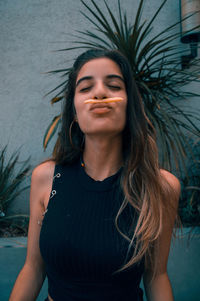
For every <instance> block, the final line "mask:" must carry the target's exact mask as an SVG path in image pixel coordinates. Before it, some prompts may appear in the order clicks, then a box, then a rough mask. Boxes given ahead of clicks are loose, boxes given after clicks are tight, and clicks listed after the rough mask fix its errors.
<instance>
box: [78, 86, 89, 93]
mask: <svg viewBox="0 0 200 301" xmlns="http://www.w3.org/2000/svg"><path fill="white" fill-rule="evenodd" d="M90 89H91V87H85V88H82V89H80V92H87V91H89V90H90Z"/></svg>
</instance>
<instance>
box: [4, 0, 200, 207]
mask: <svg viewBox="0 0 200 301" xmlns="http://www.w3.org/2000/svg"><path fill="white" fill-rule="evenodd" d="M97 2H98V5H100V7H102V8H103V7H105V5H104V3H103V1H97ZM107 2H108V4H109V6H110V8H111V10H112V12H114V13H117V0H108V1H107ZM86 3H87V4H89V5H91V4H90V0H86ZM121 3H122V8H123V9H124V10H125V11H126V12H127V15H128V18H129V20H130V22H131V21H132V20H133V19H134V16H135V13H136V9H137V7H138V4H139V0H123V1H121ZM161 3H162V0H156V1H155V0H148V1H145V7H144V10H143V19H146V20H147V21H148V20H149V19H150V18H151V17H152V15H153V14H154V12H155V10H156V9H157V8H158V7H159V5H160V4H161ZM81 12H86V9H85V8H84V6H83V5H82V4H81V1H79V0H59V1H57V0H34V1H32V0H26V1H24V0H17V1H13V0H1V1H0V14H1V18H0V28H1V34H0V58H1V67H0V75H1V80H0V97H1V98H0V99H1V110H0V125H1V126H0V146H1V147H3V146H4V145H6V144H7V143H8V155H9V154H11V153H12V152H13V151H14V150H16V149H19V148H20V159H21V160H24V159H27V158H28V157H29V156H31V164H32V166H33V167H34V166H35V165H37V164H38V163H39V162H41V161H42V160H43V159H45V158H47V157H49V156H50V154H51V152H52V149H53V145H54V143H55V139H56V137H55V138H54V139H53V141H52V142H51V143H50V145H49V146H48V148H47V150H46V152H44V151H43V147H42V141H43V136H44V133H45V130H46V128H47V126H48V124H49V123H50V121H51V120H52V118H53V117H54V116H55V115H56V114H58V113H59V111H60V104H56V105H54V106H53V107H52V106H51V105H50V103H49V101H50V99H51V96H48V97H44V96H45V94H46V93H47V92H49V91H50V90H51V89H52V88H54V87H56V85H57V84H59V83H60V79H59V78H58V77H56V76H49V75H46V74H44V73H45V72H47V71H49V70H54V69H59V68H64V67H69V66H71V64H72V62H73V59H74V58H75V56H76V54H78V53H80V52H82V50H80V51H72V52H67V53H66V52H65V53H64V52H60V53H56V52H54V50H56V49H61V48H64V47H70V46H71V42H70V41H71V40H73V39H74V38H73V37H72V33H73V34H75V33H76V31H77V30H86V29H88V27H89V28H91V24H90V23H89V21H87V20H86V18H84V17H83V15H81ZM177 20H179V1H174V0H168V1H167V3H166V5H165V6H164V8H163V10H162V11H161V13H160V14H159V16H158V18H157V19H156V21H155V23H154V28H153V35H154V34H156V33H158V32H160V31H161V30H162V29H164V28H165V27H167V26H168V25H169V24H172V23H174V22H176V21H177ZM191 89H192V90H195V89H196V90H198V87H197V84H196V85H195V84H192V86H191ZM193 105H194V107H195V108H197V107H198V108H199V103H198V102H197V100H195V101H193ZM27 182H28V183H30V177H29V178H28V180H27ZM28 199H29V191H28V190H27V191H26V192H24V194H22V195H20V196H19V198H18V199H17V200H16V201H15V202H14V205H13V208H14V209H15V210H17V211H21V212H27V211H28V210H29V209H28V208H29V201H28Z"/></svg>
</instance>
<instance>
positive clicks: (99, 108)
mask: <svg viewBox="0 0 200 301" xmlns="http://www.w3.org/2000/svg"><path fill="white" fill-rule="evenodd" d="M111 109H112V107H111V106H110V105H108V104H106V103H95V104H93V105H92V106H91V107H90V111H92V112H93V113H98V114H103V113H107V112H109V111H110V110H111Z"/></svg>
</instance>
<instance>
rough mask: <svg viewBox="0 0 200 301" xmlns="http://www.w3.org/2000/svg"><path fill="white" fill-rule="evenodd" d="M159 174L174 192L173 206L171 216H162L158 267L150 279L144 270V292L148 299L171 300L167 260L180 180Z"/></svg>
mask: <svg viewBox="0 0 200 301" xmlns="http://www.w3.org/2000/svg"><path fill="white" fill-rule="evenodd" d="M161 174H162V175H163V176H164V177H165V178H166V180H167V181H168V183H169V184H170V186H171V187H172V189H173V190H174V192H175V195H176V197H175V199H174V202H175V204H173V208H172V210H171V218H170V219H168V218H165V217H166V216H167V215H166V216H164V218H163V229H162V233H161V235H160V238H159V251H158V252H159V254H158V258H157V260H158V269H157V271H156V275H155V278H153V280H152V281H151V276H152V271H151V270H148V269H147V270H146V271H145V274H144V277H143V281H144V287H145V293H146V297H147V300H148V301H173V300H174V298H173V293H172V288H171V284H170V280H169V278H168V275H167V261H168V255H169V251H170V244H171V236H172V231H173V226H174V221H175V217H176V212H177V208H178V201H179V196H180V182H179V180H178V179H177V178H176V177H175V176H173V175H172V174H171V173H169V172H167V171H165V170H161Z"/></svg>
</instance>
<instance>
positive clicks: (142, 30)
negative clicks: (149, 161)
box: [43, 0, 200, 169]
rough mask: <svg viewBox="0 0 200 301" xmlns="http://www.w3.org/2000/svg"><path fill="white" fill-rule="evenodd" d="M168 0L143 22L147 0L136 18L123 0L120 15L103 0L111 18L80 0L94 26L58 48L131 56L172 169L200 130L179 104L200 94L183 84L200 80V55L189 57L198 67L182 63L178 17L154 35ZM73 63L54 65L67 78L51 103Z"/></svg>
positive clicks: (55, 124)
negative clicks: (185, 66) (183, 66)
mask: <svg viewBox="0 0 200 301" xmlns="http://www.w3.org/2000/svg"><path fill="white" fill-rule="evenodd" d="M166 1H167V0H164V1H163V3H162V4H161V6H160V7H159V8H158V10H157V11H156V13H155V14H154V16H153V17H152V19H151V20H150V21H149V22H147V21H144V22H142V23H141V15H142V8H143V5H144V0H140V2H139V6H138V10H137V13H136V17H135V20H134V22H133V24H129V22H128V20H127V15H126V13H122V9H121V4H120V0H118V16H115V15H114V14H113V13H112V11H111V10H110V8H109V6H108V3H107V2H106V1H105V0H104V4H105V10H106V12H107V14H108V18H106V17H105V14H104V11H102V10H101V9H100V8H99V6H98V5H97V2H96V1H94V0H90V2H91V5H90V6H89V5H87V4H86V3H85V2H84V1H83V0H81V2H82V4H83V5H84V7H85V8H86V10H87V14H85V13H82V15H83V16H84V17H85V18H86V19H87V20H88V21H89V22H90V23H91V25H92V28H94V30H85V31H78V34H77V35H75V38H76V40H75V41H71V42H70V43H73V44H72V45H73V47H70V48H65V49H61V50H58V51H73V50H74V49H81V51H82V50H83V49H91V48H101V49H117V50H119V51H120V52H121V53H123V54H124V55H125V56H126V57H127V58H128V60H129V62H130V65H131V67H132V70H133V75H134V78H135V80H136V82H137V85H138V87H139V90H140V93H141V95H142V98H143V101H144V105H145V110H146V113H147V115H148V117H149V119H150V120H151V121H152V123H153V125H154V126H155V128H156V131H157V137H158V143H159V149H161V154H160V155H161V156H160V163H161V165H162V166H163V167H164V168H167V169H171V167H172V165H174V164H175V166H176V167H177V168H179V167H180V165H181V164H182V166H183V167H184V166H185V157H186V151H185V146H186V145H187V149H188V150H189V151H192V150H191V148H190V144H189V143H188V135H195V136H200V131H199V128H198V127H197V125H196V124H195V119H196V120H198V121H199V120H200V119H199V116H198V115H197V114H195V113H194V112H191V111H189V110H188V111H186V110H184V109H181V103H180V100H184V99H188V98H191V97H195V96H200V95H199V94H195V93H193V92H191V91H187V92H186V91H185V90H183V89H182V87H185V86H186V85H187V84H189V83H191V82H195V81H196V82H199V81H200V79H199V78H200V68H199V65H200V64H199V63H200V60H199V59H198V58H197V59H195V60H193V61H192V62H191V63H190V67H194V66H195V67H196V68H195V69H194V68H192V71H191V69H190V70H189V69H188V70H182V69H181V64H180V61H181V55H183V53H184V51H185V50H184V51H183V50H180V49H179V48H180V46H179V43H178V39H179V38H180V33H179V32H175V33H174V30H175V29H176V27H177V25H178V24H179V23H180V22H176V23H175V24H173V25H171V26H169V27H167V28H166V29H165V30H163V31H161V32H160V33H159V34H156V35H154V36H153V37H152V35H153V22H154V21H155V19H156V17H157V16H158V14H159V12H160V10H161V9H162V8H163V6H164V5H165V3H166ZM199 27H200V26H199ZM150 35H151V36H150ZM177 45H178V48H177ZM70 67H71V66H70ZM70 67H68V68H65V69H60V70H54V71H50V73H51V74H61V77H62V78H64V80H63V81H62V82H61V84H60V85H59V86H58V87H56V88H54V89H53V90H52V91H50V92H49V93H48V94H50V93H55V95H54V97H53V98H52V99H51V103H52V104H54V103H56V102H59V101H61V100H62V99H63V93H64V91H65V87H66V82H67V75H68V73H69V71H70ZM48 94H47V95H48ZM60 117H61V116H60V115H58V116H56V117H55V118H54V119H53V121H52V122H51V123H50V125H49V127H48V128H47V130H46V133H45V135H44V141H43V146H44V149H46V147H47V145H48V143H49V141H50V139H51V138H52V136H53V135H54V133H55V131H56V129H57V127H58V125H59V122H60Z"/></svg>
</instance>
